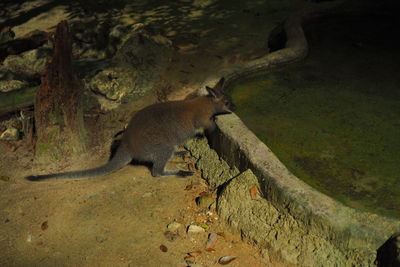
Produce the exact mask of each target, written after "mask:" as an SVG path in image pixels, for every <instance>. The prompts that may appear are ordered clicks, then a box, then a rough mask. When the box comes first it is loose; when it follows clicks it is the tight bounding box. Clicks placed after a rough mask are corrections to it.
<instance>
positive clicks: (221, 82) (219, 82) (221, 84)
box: [214, 77, 225, 91]
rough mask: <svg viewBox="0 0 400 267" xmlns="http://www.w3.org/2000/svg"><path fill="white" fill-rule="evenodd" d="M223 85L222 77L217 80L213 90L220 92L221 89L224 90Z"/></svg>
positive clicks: (223, 79)
mask: <svg viewBox="0 0 400 267" xmlns="http://www.w3.org/2000/svg"><path fill="white" fill-rule="evenodd" d="M224 84H225V78H224V77H222V78H221V79H219V81H218V83H217V84H216V85H215V86H214V89H215V90H219V91H222V88H224Z"/></svg>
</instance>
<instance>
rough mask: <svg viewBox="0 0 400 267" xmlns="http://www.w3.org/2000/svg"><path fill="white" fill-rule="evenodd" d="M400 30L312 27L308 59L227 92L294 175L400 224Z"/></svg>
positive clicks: (384, 25)
mask: <svg viewBox="0 0 400 267" xmlns="http://www.w3.org/2000/svg"><path fill="white" fill-rule="evenodd" d="M396 27H398V25H396V23H393V21H391V20H390V19H387V18H386V19H382V18H381V19H380V23H379V24H377V23H376V21H375V22H374V21H372V22H367V21H364V20H362V18H353V19H344V18H340V20H337V19H328V20H325V21H320V22H318V23H315V24H312V25H311V24H310V25H307V26H306V29H305V32H306V35H307V38H308V40H309V43H310V54H309V56H308V58H307V59H306V60H304V61H303V62H298V63H295V64H292V65H289V66H285V67H282V68H278V69H272V70H268V71H263V72H259V73H255V74H252V75H249V76H247V77H244V78H242V79H241V80H238V81H235V82H233V84H232V85H231V87H230V90H231V95H232V97H233V100H234V102H235V103H236V105H237V107H238V108H237V113H238V115H239V117H240V118H241V119H242V120H243V121H244V123H245V124H246V125H247V126H248V127H249V128H250V129H251V130H252V131H253V132H255V133H256V135H257V136H258V137H259V138H260V139H261V140H262V141H263V142H265V143H266V144H267V145H268V146H269V147H270V148H271V149H272V151H274V153H275V154H276V155H277V156H278V158H279V159H280V160H281V161H282V162H283V163H284V164H285V165H286V166H287V167H288V168H289V170H290V171H291V172H293V174H295V175H296V176H297V177H299V178H300V179H302V180H304V181H305V182H306V183H308V184H310V185H311V186H313V187H315V188H317V189H318V190H320V191H322V192H324V193H326V194H327V195H330V196H332V197H334V198H336V199H338V200H339V201H341V202H343V203H344V204H346V205H348V206H351V207H354V208H358V209H361V210H366V211H372V212H375V213H379V214H382V215H387V216H391V217H396V218H400V213H399V212H398V207H399V205H400V172H399V166H400V138H399V137H400V105H399V104H400V90H399V89H400V88H399V85H400V75H398V73H400V63H399V62H400V53H399V52H398V51H397V48H398V47H399V44H400V42H399V41H395V40H392V39H391V38H390V36H391V35H390V32H391V30H394V29H395V28H396ZM362 29H364V30H362ZM377 36H379V38H380V39H379V40H376V38H377Z"/></svg>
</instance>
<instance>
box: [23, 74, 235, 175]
mask: <svg viewBox="0 0 400 267" xmlns="http://www.w3.org/2000/svg"><path fill="white" fill-rule="evenodd" d="M224 82H225V79H224V78H221V79H220V80H219V82H218V83H217V84H216V85H215V87H214V88H210V87H208V86H206V89H207V91H208V95H205V96H196V97H193V98H190V99H185V100H181V101H169V102H163V103H157V104H153V105H150V106H148V107H146V108H144V109H142V110H140V111H138V112H137V113H136V114H135V115H134V116H133V118H132V119H131V121H130V123H129V124H128V127H127V128H126V130H125V133H124V135H123V136H122V138H121V142H120V145H119V146H118V148H117V150H116V152H115V155H114V157H113V158H112V159H111V160H110V161H109V162H108V163H107V164H105V165H103V166H100V167H97V168H94V169H89V170H83V171H72V172H65V173H56V174H47V175H38V176H29V177H26V179H28V180H30V181H40V180H45V179H66V178H90V177H95V176H101V175H106V174H109V173H112V172H115V171H117V170H119V169H120V168H122V167H124V166H125V165H127V164H129V163H130V162H131V161H132V160H136V161H139V162H148V163H152V168H151V174H152V175H153V176H155V177H159V176H178V177H186V176H190V175H193V174H194V173H193V172H189V171H182V170H176V171H172V170H165V165H166V164H167V161H168V160H169V159H170V158H171V157H172V156H173V155H175V156H178V155H182V152H175V149H176V148H177V147H178V146H179V145H181V144H183V143H184V142H185V141H187V140H188V139H190V138H193V137H195V135H196V134H197V133H198V131H199V130H200V129H203V130H205V131H207V132H211V131H213V129H214V128H215V122H214V119H215V116H216V115H221V114H229V113H231V112H232V111H234V108H235V105H234V104H233V103H232V100H231V98H230V97H229V96H228V95H226V94H225V93H224V92H223V90H222V89H223V86H224Z"/></svg>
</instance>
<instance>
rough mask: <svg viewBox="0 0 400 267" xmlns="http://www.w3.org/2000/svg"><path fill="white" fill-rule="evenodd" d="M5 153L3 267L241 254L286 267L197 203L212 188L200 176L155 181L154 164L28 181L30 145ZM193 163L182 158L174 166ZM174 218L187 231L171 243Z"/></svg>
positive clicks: (211, 259) (205, 261) (155, 262)
mask: <svg viewBox="0 0 400 267" xmlns="http://www.w3.org/2000/svg"><path fill="white" fill-rule="evenodd" d="M0 150H1V155H3V158H2V160H1V162H2V163H3V164H4V163H6V162H7V161H8V160H10V162H8V164H9V166H13V167H14V168H13V169H14V170H15V171H6V172H3V173H2V174H6V175H3V176H2V181H0V183H1V184H0V194H1V196H2V197H1V199H0V219H1V221H0V223H1V226H2V227H1V228H0V251H1V260H0V264H1V265H2V266H187V263H186V261H185V260H190V261H192V262H195V263H197V264H202V265H204V266H218V265H219V264H218V263H217V261H218V259H219V258H220V257H222V256H226V255H235V256H238V258H237V259H236V260H234V261H233V262H231V263H230V264H229V266H246V265H251V266H279V262H277V261H276V260H274V258H273V257H271V256H270V259H265V258H263V257H262V256H261V255H260V253H259V251H258V250H257V249H256V248H255V247H254V246H252V245H250V244H247V243H245V242H242V241H241V240H240V236H239V235H238V234H234V233H232V231H231V230H230V229H229V227H227V226H226V225H225V224H224V223H223V222H220V221H219V220H218V216H217V215H216V213H215V211H214V210H210V211H209V212H208V213H207V212H206V211H204V210H201V209H200V208H198V207H197V205H196V203H195V198H196V197H198V196H199V194H201V193H202V192H205V191H207V190H208V188H207V185H206V184H204V180H202V179H201V178H200V176H201V174H200V173H199V172H196V175H195V176H193V177H190V178H185V179H182V178H153V177H152V176H151V174H150V172H149V170H148V168H147V167H145V166H131V165H130V166H127V167H125V168H123V169H122V170H120V171H118V172H116V173H114V174H112V175H108V176H104V177H99V178H94V179H88V180H77V181H75V180H65V181H49V182H38V183H32V182H28V181H25V180H23V179H22V177H23V176H24V175H26V174H29V173H31V171H33V170H35V169H40V167H38V166H35V165H32V164H29V162H30V160H29V159H32V157H28V156H29V153H28V152H26V150H25V148H24V146H20V147H19V148H18V149H17V150H16V151H15V152H10V151H8V148H7V146H6V145H4V144H2V145H0ZM10 154H11V156H10ZM19 159H20V160H19ZM192 161H193V159H192V158H190V157H189V158H187V157H186V158H185V159H181V158H176V159H173V160H172V162H171V163H170V165H171V166H170V168H177V167H180V168H184V167H187V166H188V165H192V164H193V162H192ZM24 165H26V166H25V167H28V165H31V167H32V166H34V168H33V169H31V168H26V169H24ZM2 167H4V166H2ZM36 172H37V170H36ZM8 175H9V176H8ZM6 177H9V178H10V179H9V180H7V179H6ZM174 221H176V222H179V223H180V224H182V226H181V227H180V228H179V229H178V231H177V233H178V236H177V238H176V239H175V240H173V241H171V239H170V238H168V236H166V235H165V232H166V231H167V230H168V229H167V225H168V224H169V223H171V222H174ZM192 224H195V225H203V224H206V225H208V226H209V228H208V229H207V230H206V231H205V232H204V233H199V234H194V235H190V234H188V233H187V232H186V228H187V227H188V226H189V225H192ZM209 233H219V234H220V236H219V237H218V239H217V242H216V244H215V245H214V246H213V248H214V249H215V251H214V250H213V251H209V252H207V251H206V250H205V243H206V241H207V236H208V234H209ZM160 246H165V247H166V248H167V251H166V252H163V251H162V250H161V249H160ZM164 250H165V249H164ZM190 252H195V253H194V254H195V257H190V256H189V255H188V253H190ZM185 257H186V258H185ZM281 266H285V265H281Z"/></svg>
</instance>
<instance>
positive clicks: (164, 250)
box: [160, 245, 168, 252]
mask: <svg viewBox="0 0 400 267" xmlns="http://www.w3.org/2000/svg"><path fill="white" fill-rule="evenodd" d="M160 250H161V251H162V252H167V251H168V248H167V247H166V246H164V245H161V246H160Z"/></svg>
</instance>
